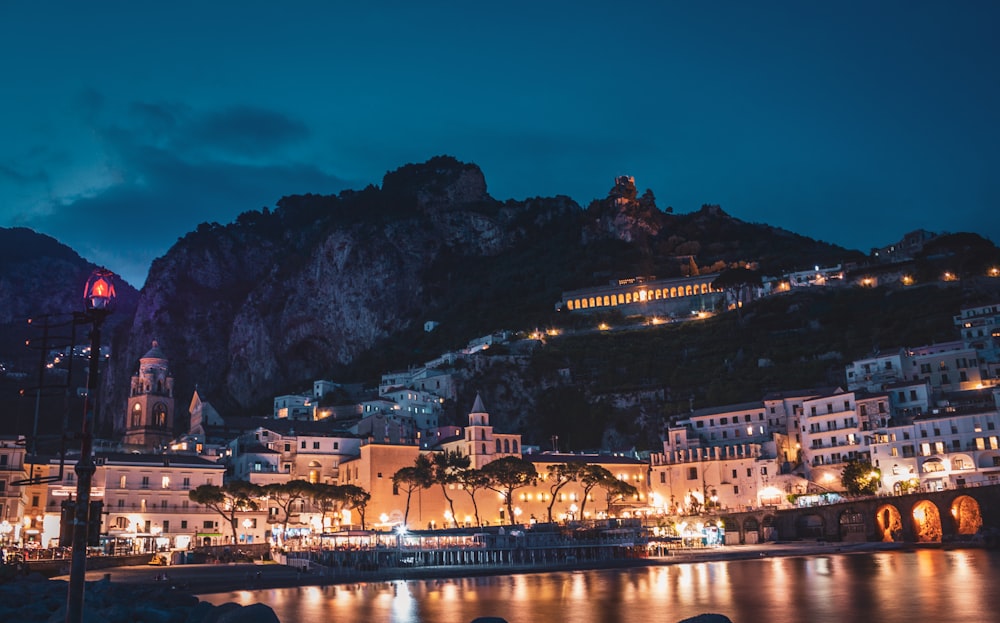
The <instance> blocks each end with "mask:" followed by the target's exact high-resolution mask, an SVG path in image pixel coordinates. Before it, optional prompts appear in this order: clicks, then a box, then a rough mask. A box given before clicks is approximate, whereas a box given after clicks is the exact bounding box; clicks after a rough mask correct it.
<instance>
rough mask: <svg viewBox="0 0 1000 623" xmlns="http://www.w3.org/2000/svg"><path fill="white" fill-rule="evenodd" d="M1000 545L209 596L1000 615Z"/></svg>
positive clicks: (407, 612) (346, 610) (753, 616)
mask: <svg viewBox="0 0 1000 623" xmlns="http://www.w3.org/2000/svg"><path fill="white" fill-rule="evenodd" d="M998 588H1000V553H998V552H988V551H984V550H956V551H944V550H917V551H914V552H879V553H871V554H842V555H838V554H834V555H830V556H817V557H789V558H764V559H759V560H738V561H723V562H703V563H683V564H674V565H664V566H659V567H645V568H640V569H626V570H604V571H582V572H571V573H569V572H567V573H537V574H527V575H514V576H497V577H481V578H458V579H442V580H416V581H392V582H374V583H362V584H350V585H340V586H325V587H301V588H290V589H271V590H258V591H239V592H235V593H225V594H218V595H204V596H202V599H204V600H206V601H210V602H213V603H224V602H227V601H235V602H237V603H241V604H244V605H245V604H251V603H255V602H263V603H266V604H268V605H269V606H271V607H272V608H273V609H274V611H275V612H276V613H277V614H278V618H279V619H280V620H281V622H282V623H297V622H299V621H305V622H319V621H337V622H345V623H346V622H359V623H360V622H368V621H372V622H387V623H409V622H426V623H469V622H470V621H472V620H473V619H475V618H476V617H480V616H499V617H503V618H504V619H506V620H507V621H509V622H510V623H531V622H535V621H541V622H543V623H559V622H560V621H561V620H570V619H571V620H573V621H574V622H577V621H579V622H581V623H618V622H625V621H629V622H630V623H631V622H633V621H637V620H638V621H643V622H646V621H657V622H660V621H662V622H666V623H673V622H675V621H680V620H682V619H685V618H688V617H692V616H694V615H696V614H700V613H703V612H718V613H721V614H725V615H726V616H728V617H729V618H730V619H732V620H733V621H734V622H735V623H751V622H753V621H764V620H766V621H768V622H769V623H799V622H801V621H810V622H814V623H824V622H830V623H843V622H844V621H875V622H878V623H919V622H922V621H963V622H973V621H975V622H977V623H978V622H982V623H1000V611H997V610H995V606H994V603H993V601H994V599H995V595H996V594H997V591H998Z"/></svg>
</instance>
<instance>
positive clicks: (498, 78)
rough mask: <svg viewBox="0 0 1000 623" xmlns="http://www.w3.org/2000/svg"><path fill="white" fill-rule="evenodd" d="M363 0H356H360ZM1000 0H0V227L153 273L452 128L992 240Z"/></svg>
mask: <svg viewBox="0 0 1000 623" xmlns="http://www.w3.org/2000/svg"><path fill="white" fill-rule="evenodd" d="M361 5H363V6H361ZM998 31H1000V2H996V1H994V0H989V1H974V0H963V1H962V2H957V3H946V2H941V1H935V2H916V1H899V2H889V1H886V2H870V1H865V2H803V1H801V0H794V1H793V0H789V1H787V2H745V1H734V2H704V3H692V2H686V3H672V2H669V3H668V2H652V1H648V2H627V1H625V2H617V3H611V2H606V1H602V2H586V1H576V2H560V1H549V2H519V1H509V0H508V1H507V2H504V3H480V2H432V1H431V2H420V3H414V2H371V3H351V4H350V5H349V6H348V5H347V4H346V3H342V2H329V1H326V2H306V1H299V2H296V1H292V2H288V3H276V2H255V1H245V0H244V1H239V2H235V1H221V0H213V1H211V2H170V3H148V2H125V1H122V2H98V3H80V2H69V1H66V2H4V3H0V59H3V60H2V61H0V62H2V67H3V72H2V75H3V89H2V97H0V137H2V140H0V226H8V227H10V226H26V227H31V228H34V229H36V230H38V231H40V232H43V233H46V234H49V235H51V236H53V237H55V238H57V239H58V240H60V241H62V242H64V243H66V244H68V245H70V246H72V247H73V248H74V249H76V250H77V251H78V252H80V254H81V255H83V256H84V257H86V258H87V259H89V260H91V261H94V262H97V263H100V264H105V265H107V266H108V267H109V268H111V269H112V270H115V271H117V272H120V273H121V274H122V275H123V276H124V277H125V278H126V279H127V280H128V281H130V282H131V283H133V284H134V285H136V286H141V285H142V283H143V281H144V280H145V275H146V270H147V269H148V266H149V263H150V261H151V260H152V259H154V258H155V257H159V256H160V255H162V254H163V253H165V252H166V250H167V249H168V248H169V247H170V246H171V245H172V244H173V243H174V242H175V241H176V240H177V238H178V237H179V236H181V235H183V234H184V233H186V232H188V231H191V230H192V229H194V228H195V227H196V226H197V225H198V223H200V222H204V221H217V222H220V223H227V222H230V221H231V220H233V219H234V218H235V217H236V215H238V214H239V213H240V212H243V211H246V210H252V209H259V208H261V207H263V206H273V205H274V204H275V203H276V202H277V200H278V199H279V198H280V197H281V196H283V195H286V194H294V193H307V192H314V193H332V192H337V191H339V190H341V189H344V188H361V187H364V186H366V185H368V184H370V183H375V184H379V183H381V179H382V175H383V174H384V173H385V172H386V171H388V170H393V169H396V168H397V167H399V166H401V165H403V164H405V163H407V162H420V161H424V160H426V159H428V158H430V157H432V156H435V155H439V154H449V155H453V156H455V157H457V158H459V159H460V160H463V161H466V162H475V163H476V164H478V165H479V166H480V167H482V169H483V171H484V173H485V174H486V181H487V184H488V186H489V190H490V193H491V194H492V195H493V196H494V197H496V198H498V199H511V198H513V199H523V198H525V197H531V196H539V195H542V196H546V195H555V194H564V195H569V196H571V197H572V198H573V199H575V200H576V201H577V202H579V203H580V204H581V205H583V206H586V205H587V203H589V202H590V201H591V200H592V199H595V198H600V197H603V196H605V195H606V193H607V191H608V190H609V189H610V188H611V186H612V185H613V178H614V176H616V175H621V174H631V175H634V176H635V178H636V184H637V185H638V186H639V188H640V191H641V190H643V189H645V188H651V189H652V190H653V192H654V193H655V194H656V197H657V200H658V203H659V204H660V206H661V207H666V206H673V207H674V209H675V211H677V212H689V211H692V210H696V209H698V208H699V207H700V206H701V204H703V203H718V204H721V205H722V207H723V209H725V210H726V211H727V212H729V213H730V214H732V215H734V216H736V217H738V218H741V219H744V220H748V221H757V222H766V223H769V224H772V225H777V226H780V227H784V228H786V229H790V230H792V231H795V232H798V233H801V234H805V235H808V236H811V237H814V238H819V239H822V240H826V241H829V242H834V243H837V244H841V245H844V246H847V247H852V248H859V249H862V250H868V249H869V248H870V247H872V246H876V245H881V244H886V243H889V242H892V241H894V240H897V239H899V238H900V237H901V235H902V234H903V233H905V232H906V231H910V230H913V229H916V228H926V229H930V230H932V231H938V232H941V231H975V232H978V233H980V234H983V235H984V236H987V237H989V238H990V239H991V240H993V241H994V242H1000V217H998V216H997V212H998V211H997V207H998V204H1000V123H998V122H1000V115H998V112H997V111H1000V36H998V34H997V33H998Z"/></svg>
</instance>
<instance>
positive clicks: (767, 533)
mask: <svg viewBox="0 0 1000 623" xmlns="http://www.w3.org/2000/svg"><path fill="white" fill-rule="evenodd" d="M760 540H761V541H777V540H778V529H777V528H776V527H775V525H774V515H764V518H763V519H761V521H760Z"/></svg>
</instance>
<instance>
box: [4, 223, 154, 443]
mask: <svg viewBox="0 0 1000 623" xmlns="http://www.w3.org/2000/svg"><path fill="white" fill-rule="evenodd" d="M96 268H98V267H97V266H96V265H94V264H92V263H90V262H88V261H86V260H85V259H83V258H81V257H80V256H79V255H78V254H77V253H76V252H75V251H73V250H72V249H70V248H69V247H67V246H66V245H64V244H61V243H60V242H58V241H56V240H55V239H53V238H51V237H49V236H45V235H42V234H38V233H36V232H34V231H32V230H30V229H25V228H2V227H0V301H3V305H0V432H11V431H13V430H16V429H20V430H23V427H24V425H25V423H26V422H28V421H29V420H30V419H31V418H32V417H33V415H34V413H33V408H34V403H33V402H32V403H31V405H30V407H29V405H28V404H27V403H26V400H30V399H31V398H33V397H34V392H31V391H29V392H28V393H27V395H28V397H29V398H27V399H22V398H20V391H21V390H22V389H25V388H30V387H34V386H38V385H39V382H38V370H39V366H40V362H41V361H42V357H43V355H44V354H45V352H46V351H47V350H48V349H50V348H51V349H57V348H63V347H65V346H66V345H68V343H69V342H70V341H74V340H72V339H71V338H72V337H73V335H75V337H76V339H75V342H76V343H77V344H79V345H83V344H88V343H89V342H88V340H89V338H88V333H87V329H86V327H76V330H75V334H74V332H73V326H72V324H71V320H72V318H73V313H74V312H82V311H83V289H84V286H85V285H86V283H87V280H88V278H89V277H90V275H91V273H92V272H93V271H94V269H96ZM116 290H117V294H118V298H117V313H116V314H114V315H112V316H111V317H110V319H109V320H108V323H107V327H108V329H110V331H108V332H107V333H106V334H105V335H108V334H110V333H111V332H113V331H114V330H115V329H116V327H118V326H120V325H124V324H126V323H127V321H129V320H130V319H131V317H132V314H133V313H134V311H135V308H136V303H137V301H138V298H139V292H138V291H137V290H136V289H135V288H133V287H132V286H130V285H129V284H127V283H124V282H120V283H119V284H118V285H117V287H116ZM28 319H32V323H31V324H30V325H29V324H28ZM46 325H48V326H49V328H48V329H45V328H44V327H45V326H46ZM46 334H47V335H48V339H45V336H46ZM26 340H31V341H32V344H31V347H25V341H26ZM107 342H110V339H108V340H107ZM77 372H78V374H77V376H76V379H77V381H78V382H77V383H74V385H76V386H77V387H84V386H86V380H85V377H84V376H83V374H81V372H82V362H81V370H78V371H77ZM65 382H66V381H65V378H55V377H51V378H46V379H45V380H44V381H43V383H42V384H43V385H46V386H48V387H49V388H50V389H52V390H53V391H44V392H42V393H43V394H44V396H40V398H42V399H44V404H42V405H40V410H41V411H43V412H44V413H45V414H47V415H48V416H49V417H48V418H47V419H45V420H43V421H42V422H41V426H42V427H43V428H44V427H48V428H51V427H52V426H55V425H56V422H57V421H61V415H62V413H63V412H64V411H65V407H63V406H62V405H63V404H64V399H63V398H62V396H63V394H64V392H63V391H56V390H55V388H56V386H58V385H60V384H65ZM72 389H73V388H70V390H71V392H72ZM53 394H58V400H56V401H55V403H56V405H55V406H53V407H52V408H48V406H49V405H48V402H49V399H50V398H51V397H52V395H53ZM53 410H55V411H58V413H51V412H52V411H53ZM73 412H74V413H75V414H79V413H80V412H81V410H80V409H77V410H74V411H73Z"/></svg>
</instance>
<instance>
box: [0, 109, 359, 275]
mask: <svg viewBox="0 0 1000 623" xmlns="http://www.w3.org/2000/svg"><path fill="white" fill-rule="evenodd" d="M85 99H86V106H87V111H86V112H87V114H88V115H92V117H91V118H92V120H93V121H94V123H95V125H94V127H93V134H92V136H94V137H95V140H96V141H97V143H98V145H99V150H98V153H99V154H100V155H101V157H100V158H97V159H94V160H92V161H90V162H87V163H86V164H82V163H81V164H77V167H76V168H77V169H78V171H76V172H73V171H72V170H71V169H67V168H63V169H60V170H59V171H49V172H48V173H47V174H43V173H37V174H34V175H33V176H32V175H29V174H26V173H24V172H23V171H18V170H13V169H8V168H5V169H3V170H0V182H2V181H3V180H4V179H7V178H10V179H11V180H13V181H14V182H15V183H20V184H21V185H22V186H24V185H29V186H30V185H32V182H33V181H35V182H45V181H46V175H49V176H52V177H56V176H58V177H60V178H61V180H62V181H61V182H60V183H58V184H56V185H57V186H60V187H61V188H62V189H63V190H62V192H59V193H51V192H50V193H47V194H45V195H43V196H45V197H46V199H45V201H44V203H45V206H44V209H33V210H32V211H31V212H30V213H29V212H26V213H25V214H24V216H23V218H22V219H21V220H22V221H23V224H25V225H27V226H29V227H32V228H34V229H36V230H38V231H41V232H44V233H46V234H48V235H50V236H53V237H54V238H56V239H58V240H59V241H60V242H63V243H64V244H67V245H69V246H71V247H72V248H73V249H74V250H76V251H77V252H78V253H80V255H82V256H83V257H85V258H87V259H89V260H90V261H93V262H95V263H99V264H103V265H105V266H107V267H108V268H110V269H111V270H114V271H116V272H119V273H121V274H122V276H123V277H125V279H126V280H127V281H129V282H130V283H132V284H133V285H136V286H141V285H142V283H143V282H144V281H145V277H146V272H147V271H148V268H149V264H150V263H151V262H152V260H153V259H155V258H157V257H159V256H161V255H163V254H164V253H165V252H166V251H167V250H168V249H169V247H170V246H172V245H173V244H174V242H175V241H176V240H177V239H178V238H179V237H181V236H183V235H184V234H186V233H187V232H189V231H192V230H193V229H195V228H196V227H197V225H198V224H199V223H202V222H206V221H209V222H219V223H228V222H231V221H232V220H233V219H235V217H236V216H237V215H238V214H240V213H242V212H245V211H248V210H256V209H260V208H261V207H263V206H273V205H274V204H275V203H276V202H277V201H278V199H280V198H281V197H282V196H284V195H288V194H297V193H306V192H313V193H335V192H338V191H340V190H342V189H344V188H346V187H348V186H349V184H348V183H347V182H345V181H344V180H343V179H341V178H339V177H338V176H336V175H334V174H331V173H329V172H326V171H323V170H322V169H320V168H319V167H318V166H316V165H314V164H312V163H310V162H308V161H305V160H306V159H305V157H304V156H302V155H300V154H296V152H295V151H294V149H292V148H293V147H294V146H295V145H296V144H297V143H300V142H302V141H304V140H306V139H307V138H308V136H309V132H308V129H307V127H306V126H305V124H303V123H302V122H300V121H297V120H295V119H292V118H290V117H288V116H286V115H283V114H280V113H277V112H272V111H267V110H263V109H252V108H245V107H237V108H228V109H219V110H211V111H206V112H198V111H195V110H193V109H192V108H190V107H188V106H185V105H180V104H172V103H149V102H136V103H133V104H131V105H130V106H129V108H128V114H126V115H123V116H119V117H114V116H112V115H110V114H109V111H107V110H104V109H102V107H101V101H100V99H99V98H98V97H95V96H93V95H91V96H89V97H87V98H85ZM104 117H112V118H113V120H112V121H111V122H104V123H101V122H100V120H101V119H102V118H104ZM82 169H86V170H87V173H86V175H81V174H80V172H79V170H82ZM74 177H76V178H79V179H77V180H76V181H75V182H74V183H68V182H67V181H66V180H67V179H70V178H74ZM35 186H36V191H37V189H38V185H37V184H36V185H35Z"/></svg>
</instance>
